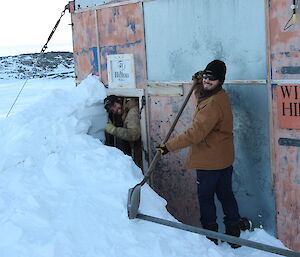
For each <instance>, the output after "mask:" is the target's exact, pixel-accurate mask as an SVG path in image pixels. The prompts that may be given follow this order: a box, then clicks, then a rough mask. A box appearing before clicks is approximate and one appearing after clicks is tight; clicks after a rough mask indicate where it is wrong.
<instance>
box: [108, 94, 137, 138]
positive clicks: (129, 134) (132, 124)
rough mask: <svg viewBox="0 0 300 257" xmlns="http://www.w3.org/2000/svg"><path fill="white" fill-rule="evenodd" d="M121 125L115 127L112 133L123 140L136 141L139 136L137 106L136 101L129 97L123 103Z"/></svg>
mask: <svg viewBox="0 0 300 257" xmlns="http://www.w3.org/2000/svg"><path fill="white" fill-rule="evenodd" d="M122 120H123V127H117V128H116V130H115V132H114V135H115V136H117V137H119V138H121V139H123V140H125V141H129V142H132V141H136V140H138V139H139V138H140V136H141V127H140V119H139V107H138V103H137V101H135V100H134V99H130V100H128V101H126V102H125V103H124V104H123V114H122Z"/></svg>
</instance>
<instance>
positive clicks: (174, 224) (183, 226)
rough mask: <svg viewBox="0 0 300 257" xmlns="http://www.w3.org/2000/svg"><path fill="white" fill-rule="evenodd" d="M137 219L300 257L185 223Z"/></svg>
mask: <svg viewBox="0 0 300 257" xmlns="http://www.w3.org/2000/svg"><path fill="white" fill-rule="evenodd" d="M137 218H138V219H142V220H146V221H151V222H154V223H157V224H161V225H165V226H168V227H172V228H177V229H181V230H185V231H189V232H192V233H196V234H200V235H204V236H208V237H212V238H216V239H220V240H223V241H226V242H229V243H233V244H238V245H243V246H247V247H250V248H255V249H258V250H261V251H265V252H270V253H275V254H279V255H282V256H288V257H300V253H299V252H295V251H292V250H287V249H283V248H278V247H275V246H271V245H266V244H262V243H258V242H254V241H250V240H246V239H243V238H238V237H234V236H229V235H226V234H223V233H218V232H214V231H210V230H207V229H203V228H198V227H194V226H190V225H186V224H183V223H178V222H173V221H169V220H164V219H160V218H156V217H153V216H148V215H145V214H141V213H138V214H137Z"/></svg>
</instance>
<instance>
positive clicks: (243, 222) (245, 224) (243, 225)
mask: <svg viewBox="0 0 300 257" xmlns="http://www.w3.org/2000/svg"><path fill="white" fill-rule="evenodd" d="M240 230H242V231H246V230H252V222H251V221H250V220H249V219H248V218H246V217H242V218H240Z"/></svg>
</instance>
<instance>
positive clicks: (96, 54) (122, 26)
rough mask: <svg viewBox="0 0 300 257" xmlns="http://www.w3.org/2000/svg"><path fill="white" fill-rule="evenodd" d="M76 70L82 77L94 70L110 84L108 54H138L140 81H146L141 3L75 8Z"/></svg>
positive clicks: (78, 78) (137, 62) (78, 75)
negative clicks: (79, 10) (83, 9)
mask: <svg viewBox="0 0 300 257" xmlns="http://www.w3.org/2000/svg"><path fill="white" fill-rule="evenodd" d="M72 22H73V24H74V25H73V42H74V58H75V74H76V76H77V80H78V81H81V80H82V79H84V78H85V77H86V76H87V75H89V74H90V73H93V74H95V75H100V77H101V80H102V82H103V83H104V84H105V85H107V84H108V77H107V58H106V57H107V55H108V54H127V53H132V54H134V61H135V71H136V83H137V87H138V88H142V87H143V86H144V84H145V81H146V57H145V40H144V23H143V10H142V5H141V4H140V3H136V4H127V5H122V6H118V7H113V8H104V9H99V10H91V11H85V12H76V11H75V12H73V13H72Z"/></svg>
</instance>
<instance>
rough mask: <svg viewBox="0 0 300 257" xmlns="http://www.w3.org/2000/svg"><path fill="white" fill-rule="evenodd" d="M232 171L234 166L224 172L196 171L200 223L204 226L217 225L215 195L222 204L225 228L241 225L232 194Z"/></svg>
mask: <svg viewBox="0 0 300 257" xmlns="http://www.w3.org/2000/svg"><path fill="white" fill-rule="evenodd" d="M232 171H233V167H232V166H230V167H228V168H226V169H222V170H196V172H197V188H198V200H199V205H200V213H201V218H200V221H201V224H202V225H203V226H208V225H211V224H214V223H216V220H217V215H216V206H215V201H214V195H215V193H216V195H217V198H218V200H219V201H220V202H221V204H222V208H223V212H224V224H225V226H226V225H235V224H237V223H239V220H240V215H239V210H238V205H237V202H236V200H235V197H234V194H233V192H232Z"/></svg>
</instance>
